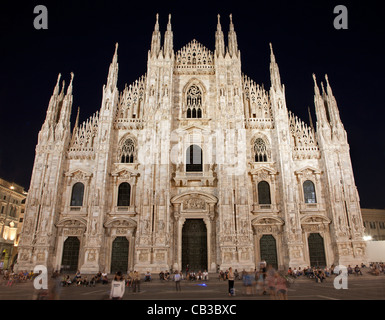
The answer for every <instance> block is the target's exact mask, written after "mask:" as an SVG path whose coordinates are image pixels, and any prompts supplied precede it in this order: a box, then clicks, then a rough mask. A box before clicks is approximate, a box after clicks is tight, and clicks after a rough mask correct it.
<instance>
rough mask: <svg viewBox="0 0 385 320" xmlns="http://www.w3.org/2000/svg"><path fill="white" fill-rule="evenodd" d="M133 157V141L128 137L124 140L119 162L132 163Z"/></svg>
mask: <svg viewBox="0 0 385 320" xmlns="http://www.w3.org/2000/svg"><path fill="white" fill-rule="evenodd" d="M134 158H135V142H134V141H133V140H132V139H131V138H128V139H126V140H125V141H124V143H123V145H122V148H121V154H120V162H122V163H134Z"/></svg>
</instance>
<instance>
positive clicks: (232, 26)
mask: <svg viewBox="0 0 385 320" xmlns="http://www.w3.org/2000/svg"><path fill="white" fill-rule="evenodd" d="M230 30H231V31H234V25H233V15H232V14H231V13H230Z"/></svg>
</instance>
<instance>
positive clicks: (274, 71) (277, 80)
mask: <svg viewBox="0 0 385 320" xmlns="http://www.w3.org/2000/svg"><path fill="white" fill-rule="evenodd" d="M269 46H270V81H271V86H272V87H273V89H274V90H278V89H279V90H281V88H282V86H281V76H280V75H279V68H278V64H277V62H276V61H275V55H274V52H273V46H272V44H271V43H269Z"/></svg>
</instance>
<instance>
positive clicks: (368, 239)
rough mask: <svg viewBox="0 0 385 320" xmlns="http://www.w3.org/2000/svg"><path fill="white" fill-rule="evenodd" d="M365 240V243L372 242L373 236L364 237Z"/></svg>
mask: <svg viewBox="0 0 385 320" xmlns="http://www.w3.org/2000/svg"><path fill="white" fill-rule="evenodd" d="M363 239H364V241H371V240H372V236H364V237H363Z"/></svg>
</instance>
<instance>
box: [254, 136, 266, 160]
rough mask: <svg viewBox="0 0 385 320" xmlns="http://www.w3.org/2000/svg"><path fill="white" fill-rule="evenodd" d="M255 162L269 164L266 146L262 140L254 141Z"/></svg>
mask: <svg viewBox="0 0 385 320" xmlns="http://www.w3.org/2000/svg"><path fill="white" fill-rule="evenodd" d="M254 161H255V162H267V149H266V144H265V141H263V139H261V138H257V139H255V141H254Z"/></svg>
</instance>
